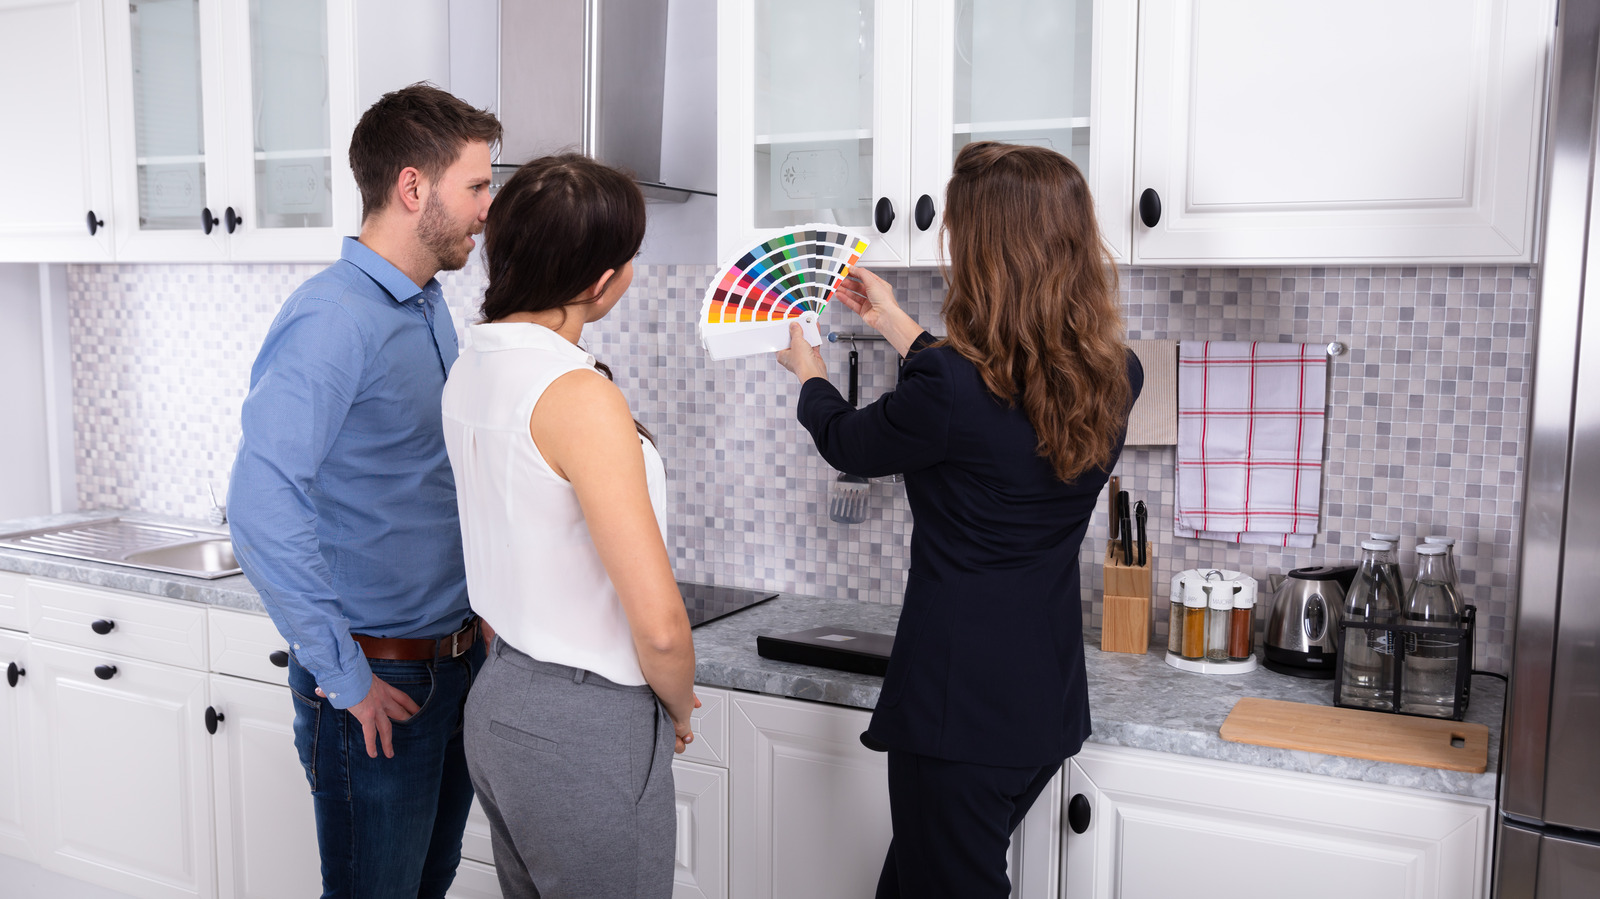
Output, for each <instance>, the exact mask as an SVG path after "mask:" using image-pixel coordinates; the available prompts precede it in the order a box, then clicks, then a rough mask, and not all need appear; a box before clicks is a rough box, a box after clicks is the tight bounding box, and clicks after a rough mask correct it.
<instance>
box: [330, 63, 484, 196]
mask: <svg viewBox="0 0 1600 899" xmlns="http://www.w3.org/2000/svg"><path fill="white" fill-rule="evenodd" d="M500 131H501V129H500V120H499V119H497V118H495V116H494V113H492V112H488V111H485V110H482V109H477V108H475V107H473V106H472V105H471V104H470V103H467V102H466V101H464V100H462V99H461V98H459V97H457V96H455V95H454V94H451V93H449V92H448V91H443V90H440V89H439V88H437V87H434V86H433V85H431V84H428V83H427V82H418V83H417V84H413V85H410V86H409V87H403V88H401V89H399V90H397V91H390V92H389V93H387V94H384V95H383V96H382V97H379V98H378V102H376V103H374V104H372V107H371V108H370V109H368V110H367V111H366V112H365V113H363V114H362V115H361V121H359V122H356V128H355V131H354V132H353V133H352V134H351V135H350V169H351V170H352V171H354V172H355V176H356V186H357V187H358V188H360V189H361V220H362V221H363V222H364V221H366V220H367V218H368V217H370V216H372V215H373V214H374V213H378V212H382V211H383V208H384V207H385V206H387V205H388V204H389V193H390V191H392V190H393V189H394V184H395V180H396V179H398V178H399V177H400V172H401V171H402V170H403V169H405V168H407V167H408V166H409V167H411V168H415V169H416V170H417V171H419V172H421V173H422V174H423V176H424V177H426V178H427V179H428V180H429V181H437V180H438V179H439V177H440V176H441V175H443V174H444V171H445V169H448V168H449V167H450V166H451V165H453V164H454V163H455V161H456V160H457V159H459V158H460V157H461V150H462V148H464V147H465V146H466V145H467V144H469V143H472V142H473V141H483V142H484V143H486V144H488V145H489V146H490V147H493V146H494V145H495V144H496V143H498V142H499V141H500Z"/></svg>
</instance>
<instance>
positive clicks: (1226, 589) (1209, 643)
mask: <svg viewBox="0 0 1600 899" xmlns="http://www.w3.org/2000/svg"><path fill="white" fill-rule="evenodd" d="M1210 586H1211V598H1210V600H1209V601H1208V602H1207V603H1206V605H1207V609H1206V661H1208V662H1226V661H1227V660H1228V622H1229V619H1231V618H1232V617H1233V591H1234V590H1236V589H1238V587H1239V585H1238V584H1235V583H1234V582H1233V581H1212V582H1211V585H1210Z"/></svg>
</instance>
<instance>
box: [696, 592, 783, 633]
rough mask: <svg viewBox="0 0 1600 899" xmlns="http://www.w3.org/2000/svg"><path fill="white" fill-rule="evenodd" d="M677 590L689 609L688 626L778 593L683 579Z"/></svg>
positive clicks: (715, 617)
mask: <svg viewBox="0 0 1600 899" xmlns="http://www.w3.org/2000/svg"><path fill="white" fill-rule="evenodd" d="M678 592H679V593H682V594H683V605H684V608H686V609H688V610H689V626H690V627H699V626H700V625H702V624H705V623H707V622H710V621H715V620H717V619H718V618H721V617H723V616H725V615H732V614H733V613H734V612H737V611H740V610H741V609H748V608H750V607H751V606H753V605H755V604H757V603H762V602H766V601H767V600H769V599H772V598H774V597H776V596H777V595H778V594H776V593H773V592H772V591H770V590H745V589H742V588H739V587H717V586H713V585H711V584H689V583H685V582H683V581H679V582H678Z"/></svg>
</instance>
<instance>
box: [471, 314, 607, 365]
mask: <svg viewBox="0 0 1600 899" xmlns="http://www.w3.org/2000/svg"><path fill="white" fill-rule="evenodd" d="M467 331H468V332H469V335H470V340H471V346H472V349H473V350H474V351H476V352H482V353H492V352H494V351H496V350H516V349H540V350H549V351H550V352H553V353H556V354H558V355H562V356H568V357H571V358H572V359H575V360H581V361H582V362H583V364H584V365H587V366H590V367H593V365H594V356H591V355H590V354H589V352H588V351H587V350H585V349H584V348H583V347H580V346H577V345H576V344H574V343H573V342H572V341H570V340H568V339H566V338H565V337H562V336H561V335H560V334H557V333H556V332H554V331H552V330H550V329H549V328H546V327H545V326H544V325H536V324H534V323H533V322H493V323H489V322H480V323H478V324H475V325H470V326H468V328H467Z"/></svg>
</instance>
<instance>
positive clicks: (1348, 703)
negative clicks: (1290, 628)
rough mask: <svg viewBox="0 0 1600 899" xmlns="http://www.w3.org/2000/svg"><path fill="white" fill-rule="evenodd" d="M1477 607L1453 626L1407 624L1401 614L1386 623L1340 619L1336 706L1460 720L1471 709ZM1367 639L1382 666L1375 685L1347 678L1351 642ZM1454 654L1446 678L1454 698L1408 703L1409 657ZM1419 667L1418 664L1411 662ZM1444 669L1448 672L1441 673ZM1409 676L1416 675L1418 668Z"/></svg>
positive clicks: (1423, 658)
mask: <svg viewBox="0 0 1600 899" xmlns="http://www.w3.org/2000/svg"><path fill="white" fill-rule="evenodd" d="M1477 614H1478V610H1477V608H1476V607H1474V606H1470V605H1469V606H1465V607H1463V608H1462V610H1461V623H1460V625H1458V626H1455V627H1439V626H1433V625H1422V624H1405V623H1403V620H1402V619H1400V618H1399V617H1398V616H1396V617H1395V618H1392V619H1389V620H1386V621H1340V622H1339V658H1340V660H1341V664H1340V665H1339V675H1338V676H1337V677H1336V678H1334V682H1333V704H1334V705H1336V706H1341V707H1344V708H1351V709H1365V710H1367V711H1376V712H1393V713H1395V714H1400V715H1414V716H1416V717H1424V718H1443V719H1448V720H1451V721H1460V720H1462V718H1463V717H1464V716H1465V715H1466V713H1467V700H1468V699H1469V694H1470V689H1471V685H1472V657H1473V653H1472V646H1473V635H1474V633H1475V630H1476V623H1477ZM1353 640H1354V641H1366V645H1367V647H1368V648H1371V649H1373V650H1375V652H1374V653H1373V655H1374V656H1375V657H1376V658H1378V659H1379V660H1380V662H1379V664H1380V665H1381V666H1382V667H1381V668H1380V670H1378V671H1377V672H1375V677H1374V678H1373V680H1372V682H1371V683H1368V684H1361V683H1355V684H1352V683H1351V679H1350V678H1348V677H1347V676H1346V672H1345V666H1344V665H1343V664H1342V662H1343V660H1344V659H1345V658H1347V656H1346V653H1347V652H1348V649H1347V647H1350V646H1352V645H1355V646H1359V644H1352V643H1351V641H1353ZM1451 656H1453V658H1454V664H1453V670H1450V671H1449V672H1448V673H1447V674H1445V676H1447V677H1451V678H1453V681H1454V689H1453V690H1452V691H1451V693H1450V694H1449V695H1450V696H1451V697H1453V699H1454V702H1452V703H1449V704H1446V705H1434V706H1428V707H1427V709H1426V710H1416V705H1415V704H1413V703H1410V702H1408V701H1407V697H1408V695H1409V694H1408V693H1407V692H1406V683H1405V681H1406V677H1407V665H1406V659H1407V658H1408V657H1411V658H1412V659H1413V662H1414V663H1415V662H1418V661H1432V660H1434V659H1437V660H1439V661H1444V660H1446V659H1448V658H1450V657H1451ZM1412 667H1413V668H1416V665H1415V664H1414V665H1413V666H1412ZM1441 673H1444V672H1441ZM1411 677H1413V679H1416V678H1417V677H1418V675H1417V674H1416V672H1415V671H1413V672H1412V673H1411Z"/></svg>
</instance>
